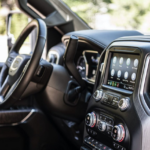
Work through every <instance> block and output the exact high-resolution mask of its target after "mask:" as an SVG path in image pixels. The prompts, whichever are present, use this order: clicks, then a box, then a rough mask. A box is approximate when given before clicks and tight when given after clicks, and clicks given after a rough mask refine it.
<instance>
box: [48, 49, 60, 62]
mask: <svg viewBox="0 0 150 150" xmlns="http://www.w3.org/2000/svg"><path fill="white" fill-rule="evenodd" d="M47 61H48V62H50V63H53V64H58V63H59V54H58V53H57V52H56V51H52V50H50V52H49V53H48V55H47Z"/></svg>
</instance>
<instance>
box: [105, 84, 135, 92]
mask: <svg viewBox="0 0 150 150" xmlns="http://www.w3.org/2000/svg"><path fill="white" fill-rule="evenodd" d="M102 87H103V88H106V89H110V90H113V91H116V92H120V93H123V94H133V92H132V91H128V90H124V89H121V88H116V87H113V86H109V85H104V84H103V85H102Z"/></svg>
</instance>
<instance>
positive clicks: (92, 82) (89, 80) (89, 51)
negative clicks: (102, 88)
mask: <svg viewBox="0 0 150 150" xmlns="http://www.w3.org/2000/svg"><path fill="white" fill-rule="evenodd" d="M85 52H88V53H97V54H99V53H98V52H97V51H92V50H85V51H83V53H82V54H83V58H84V60H85V68H86V69H85V70H86V77H85V78H84V80H85V81H87V82H88V83H91V84H95V80H92V79H89V78H88V77H87V76H88V69H89V64H88V63H87V59H86V57H85ZM96 75H97V73H96Z"/></svg>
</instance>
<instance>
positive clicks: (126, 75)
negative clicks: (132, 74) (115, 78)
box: [124, 71, 129, 79]
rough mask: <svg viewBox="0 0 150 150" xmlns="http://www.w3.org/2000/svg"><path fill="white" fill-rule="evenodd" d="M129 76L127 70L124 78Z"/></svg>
mask: <svg viewBox="0 0 150 150" xmlns="http://www.w3.org/2000/svg"><path fill="white" fill-rule="evenodd" d="M128 76H129V73H128V72H127V71H126V72H125V73H124V78H125V79H128Z"/></svg>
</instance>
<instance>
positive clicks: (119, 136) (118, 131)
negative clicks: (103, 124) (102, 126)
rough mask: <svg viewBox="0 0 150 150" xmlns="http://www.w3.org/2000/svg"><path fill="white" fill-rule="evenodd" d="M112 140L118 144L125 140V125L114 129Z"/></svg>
mask: <svg viewBox="0 0 150 150" xmlns="http://www.w3.org/2000/svg"><path fill="white" fill-rule="evenodd" d="M112 138H113V139H114V140H115V141H117V142H122V141H123V140H124V138H125V129H124V127H123V125H116V126H114V128H113V133H112Z"/></svg>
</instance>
